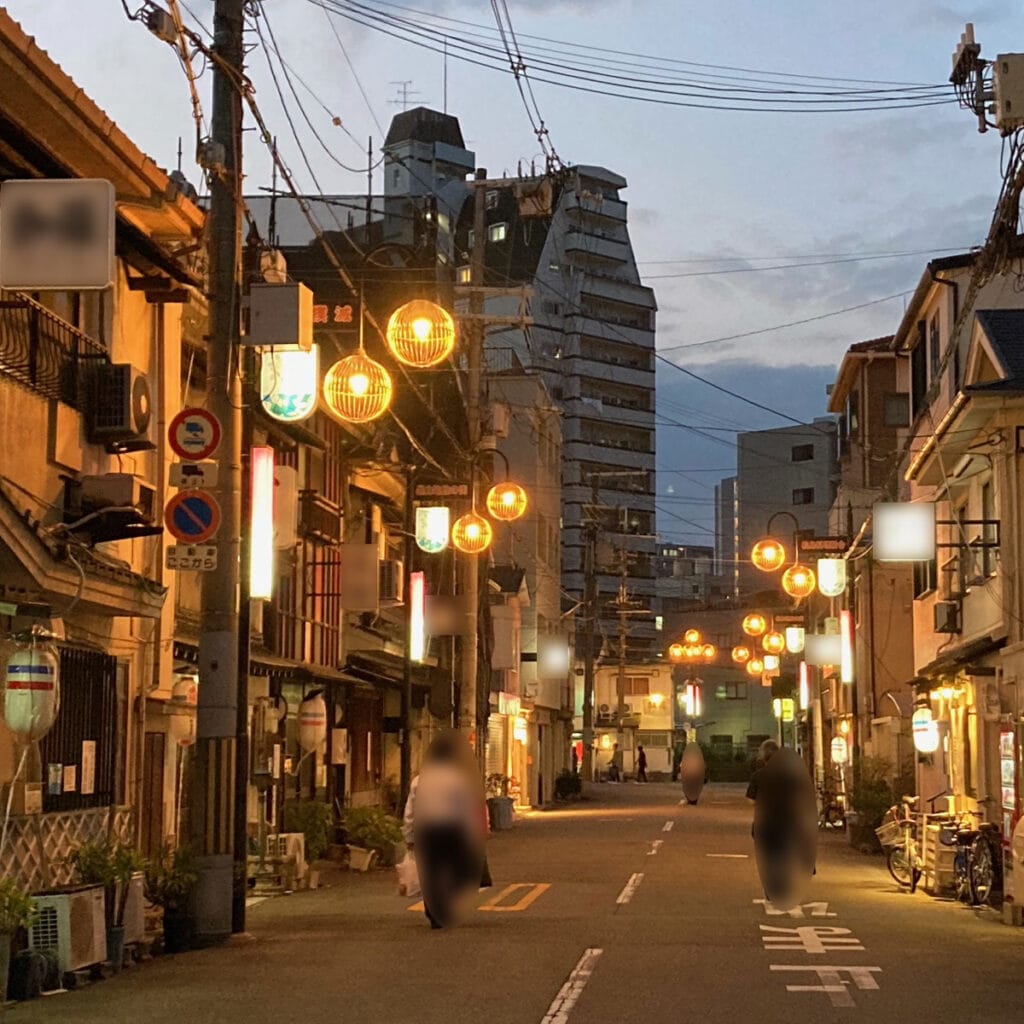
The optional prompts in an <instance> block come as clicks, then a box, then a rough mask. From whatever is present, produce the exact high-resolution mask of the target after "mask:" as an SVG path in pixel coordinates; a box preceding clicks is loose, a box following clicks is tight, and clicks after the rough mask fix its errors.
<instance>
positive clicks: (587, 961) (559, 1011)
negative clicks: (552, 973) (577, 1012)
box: [540, 949, 604, 1024]
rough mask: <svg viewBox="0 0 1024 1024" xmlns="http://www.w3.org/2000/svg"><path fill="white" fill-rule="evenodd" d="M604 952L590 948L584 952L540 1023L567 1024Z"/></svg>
mask: <svg viewBox="0 0 1024 1024" xmlns="http://www.w3.org/2000/svg"><path fill="white" fill-rule="evenodd" d="M603 952H604V951H603V950H601V949H588V950H586V951H585V952H584V954H583V956H581V957H580V959H579V963H577V964H576V966H575V967H574V968H573V969H572V971H571V972H570V974H569V977H568V979H567V980H566V982H565V984H564V985H563V986H562V987H561V989H560V990H559V993H558V995H557V996H555V998H554V1001H553V1002H552V1003H551V1005H550V1006H549V1007H548V1012H547V1013H546V1014H545V1015H544V1019H543V1020H542V1021H541V1022H540V1024H566V1021H568V1019H569V1014H570V1013H571V1012H572V1008H573V1007H574V1006H575V1005H576V1003H577V1001H578V1000H579V998H580V996H581V995H582V994H583V989H584V988H586V985H587V982H588V981H590V975H591V974H592V973H593V971H594V965H595V964H596V963H597V961H598V958H599V957H600V956H601V954H602V953H603Z"/></svg>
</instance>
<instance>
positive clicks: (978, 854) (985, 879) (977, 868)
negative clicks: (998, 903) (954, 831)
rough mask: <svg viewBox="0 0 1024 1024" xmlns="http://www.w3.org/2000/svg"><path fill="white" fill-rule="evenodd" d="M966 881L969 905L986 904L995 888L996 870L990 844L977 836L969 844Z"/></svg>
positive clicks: (982, 837)
mask: <svg viewBox="0 0 1024 1024" xmlns="http://www.w3.org/2000/svg"><path fill="white" fill-rule="evenodd" d="M967 880H968V884H969V886H970V895H971V903H973V904H975V905H977V904H979V903H987V902H988V900H989V897H990V896H991V895H992V891H993V889H994V888H995V880H996V868H995V860H994V858H993V856H992V844H991V843H990V842H989V841H988V840H987V839H986V838H985V837H984V836H978V838H977V839H975V840H974V842H973V843H971V850H970V853H969V854H968V861H967Z"/></svg>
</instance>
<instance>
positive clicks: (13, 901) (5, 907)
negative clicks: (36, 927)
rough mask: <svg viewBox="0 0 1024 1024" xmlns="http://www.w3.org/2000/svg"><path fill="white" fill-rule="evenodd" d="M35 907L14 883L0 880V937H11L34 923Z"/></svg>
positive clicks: (27, 895) (26, 894) (7, 879)
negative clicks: (20, 929)
mask: <svg viewBox="0 0 1024 1024" xmlns="http://www.w3.org/2000/svg"><path fill="white" fill-rule="evenodd" d="M35 919H36V905H35V903H34V902H33V900H32V897H31V896H29V894H28V893H27V892H25V891H24V890H23V889H22V888H21V887H20V886H19V885H18V884H17V883H16V882H14V881H12V880H11V879H9V878H4V879H0V935H6V936H8V937H9V936H11V935H13V934H14V933H15V932H17V931H18V929H19V928H28V927H29V926H30V925H32V924H33V923H34V922H35Z"/></svg>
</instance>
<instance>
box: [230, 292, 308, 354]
mask: <svg viewBox="0 0 1024 1024" xmlns="http://www.w3.org/2000/svg"><path fill="white" fill-rule="evenodd" d="M242 343H243V344H245V345H260V346H276V345H298V346H299V348H300V349H302V351H303V352H308V351H309V350H310V348H311V347H312V345H313V293H312V292H311V291H310V290H309V289H308V288H307V287H306V286H305V285H304V284H298V283H296V282H288V283H287V284H254V285H253V286H252V288H251V289H250V291H249V333H248V334H247V335H246V336H245V337H244V338H243V339H242Z"/></svg>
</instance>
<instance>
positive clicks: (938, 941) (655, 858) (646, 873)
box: [7, 784, 1024, 1024]
mask: <svg viewBox="0 0 1024 1024" xmlns="http://www.w3.org/2000/svg"><path fill="white" fill-rule="evenodd" d="M680 796H681V794H680V793H679V791H678V789H677V788H676V787H674V786H669V785H666V784H652V785H649V786H646V787H641V786H637V785H630V784H626V785H622V786H601V787H597V788H596V789H595V791H594V799H592V800H589V801H587V802H585V803H583V804H580V805H577V806H576V807H574V808H573V809H571V810H566V811H553V812H547V813H537V814H534V815H531V816H528V817H526V818H524V819H520V821H519V822H518V823H517V825H516V827H515V829H514V830H513V831H512V832H511V833H505V834H500V835H497V836H495V837H493V838H492V840H491V841H490V844H489V857H490V860H491V865H492V872H493V875H494V880H495V887H494V889H492V890H489V891H486V892H482V893H481V894H480V896H479V899H478V907H477V910H476V912H474V913H473V914H472V915H471V917H470V918H469V920H467V921H466V922H465V923H464V924H463V925H462V926H461V927H459V928H458V929H456V930H454V931H451V932H431V931H430V930H429V929H428V928H427V925H426V922H425V921H424V919H423V917H422V915H421V914H418V913H415V912H410V909H409V906H410V903H411V902H412V901H410V900H403V899H401V898H399V897H398V896H397V895H396V894H395V883H394V876H393V873H392V872H390V871H388V872H377V873H376V874H372V875H369V876H355V875H347V876H345V878H344V882H343V884H342V885H340V886H338V887H335V888H332V889H329V890H320V891H318V892H312V893H303V894H298V895H294V896H289V897H283V898H276V899H270V900H267V901H265V902H262V903H260V904H259V905H257V906H254V907H253V908H252V910H251V911H250V917H249V922H250V928H251V931H252V934H253V936H254V940H253V941H252V942H248V943H245V944H240V945H237V946H233V947H228V948H220V949H213V950H208V951H204V952H197V953H191V954H188V955H184V956H177V957H168V958H162V959H160V960H158V961H156V962H153V963H150V964H148V965H146V966H145V967H142V968H138V969H135V970H131V971H127V972H125V973H124V974H122V975H121V976H119V977H116V978H112V979H109V980H107V981H105V982H103V983H100V984H96V985H93V986H90V987H88V988H86V989H84V990H81V991H78V992H76V993H69V994H60V995H55V996H50V997H47V998H44V999H42V1000H39V1001H36V1002H34V1003H25V1004H21V1005H19V1006H17V1007H15V1008H14V1009H13V1010H11V1012H10V1013H9V1015H8V1017H7V1020H9V1021H10V1022H11V1024H23V1022H37V1021H38V1022H50V1021H52V1022H60V1024H100V1022H103V1024H110V1022H118V1024H120V1022H122V1021H124V1022H127V1021H137V1020H146V1021H147V1022H148V1024H214V1022H218V1024H220V1022H236V1021H237V1022H244V1024H291V1022H293V1021H295V1022H299V1021H301V1022H303V1024H338V1022H360V1021H392V1022H403V1024H405V1022H408V1024H442V1022H444V1024H449V1022H453V1021H458V1022H462V1021H465V1022H476V1021H486V1022H487V1024H542V1022H547V1024H555V1022H559V1024H561V1022H567V1021H569V1022H572V1024H598V1022H606V1021H608V1022H610V1021H662V1020H675V1021H691V1020H692V1021H701V1022H704V1024H715V1022H723V1024H724V1022H733V1021H737V1020H740V1021H744V1022H751V1024H753V1022H757V1024H775V1022H779V1024H782V1022H787V1024H788V1022H791V1021H794V1020H807V1021H827V1020H845V1019H851V1018H852V1017H853V1016H854V1015H856V1017H857V1018H858V1019H860V1020H863V1021H877V1022H882V1021H892V1020H922V1021H926V1020H927V1021H965V1020H969V1021H975V1020H976V1021H981V1020H984V1021H989V1022H998V1024H1002V1022H1006V1024H1009V1022H1011V1021H1016V1020H1019V1019H1020V997H1019V978H1020V975H1021V967H1022V957H1024V945H1022V942H1024V940H1022V938H1021V934H1020V932H1019V931H1017V930H1012V929H1009V928H1006V927H1004V926H1003V925H1002V924H1001V923H1000V922H999V921H998V919H997V917H996V915H995V914H994V913H992V912H991V911H987V910H986V911H972V910H969V909H967V908H966V907H962V906H958V905H956V904H954V903H952V902H946V901H939V900H935V899H932V898H931V897H928V896H926V895H923V894H918V895H916V896H910V895H909V894H905V893H901V892H898V891H897V890H896V886H895V885H894V883H893V882H892V881H891V879H890V878H889V876H888V874H887V873H886V871H885V868H884V864H883V862H882V860H881V859H880V858H869V857H864V856H862V855H860V854H858V853H856V852H854V851H852V850H850V848H849V847H848V846H847V845H846V844H845V840H844V838H843V837H841V836H829V837H825V838H824V839H823V841H822V849H821V855H820V858H819V870H818V876H817V878H816V879H815V883H814V887H813V890H812V893H811V896H810V899H811V900H812V901H813V902H812V903H808V904H805V906H804V907H803V909H802V911H801V913H802V916H801V917H799V918H795V917H792V916H786V915H771V916H770V915H769V914H768V913H767V912H766V909H765V908H764V906H763V905H761V904H759V903H758V902H757V898H758V896H759V895H760V893H759V888H758V882H757V877H756V873H755V869H754V865H753V860H752V859H751V858H750V857H749V854H750V852H751V851H750V839H749V817H750V810H749V806H748V805H747V803H746V801H745V800H744V799H743V788H742V787H741V786H736V785H732V786H728V785H714V786H710V787H708V788H706V789H705V791H704V794H703V796H702V798H701V802H700V804H699V805H698V806H697V807H690V806H681V805H680V803H679V798H680ZM811 928H813V929H819V930H818V931H816V932H814V933H811V932H809V931H801V932H797V931H793V930H792V929H811ZM781 929H787V931H782V930H781ZM820 929H826V931H822V930H820ZM827 929H843V931H828V930H827ZM768 947H772V948H768ZM830 947H831V948H830ZM835 947H839V948H835Z"/></svg>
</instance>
